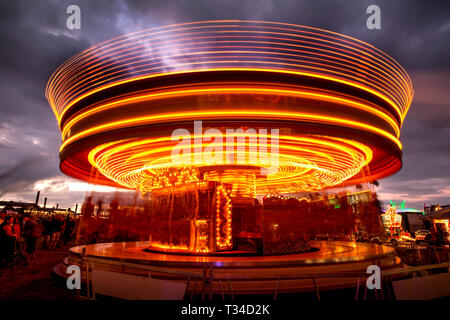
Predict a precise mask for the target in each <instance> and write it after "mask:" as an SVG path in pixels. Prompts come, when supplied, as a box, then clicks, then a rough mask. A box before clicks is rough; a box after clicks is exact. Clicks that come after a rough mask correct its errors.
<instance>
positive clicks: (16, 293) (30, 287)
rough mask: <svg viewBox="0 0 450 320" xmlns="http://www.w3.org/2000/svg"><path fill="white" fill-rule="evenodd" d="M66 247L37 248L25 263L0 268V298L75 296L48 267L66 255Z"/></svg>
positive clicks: (25, 298)
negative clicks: (31, 258)
mask: <svg viewBox="0 0 450 320" xmlns="http://www.w3.org/2000/svg"><path fill="white" fill-rule="evenodd" d="M68 248H69V247H68V246H67V247H63V248H57V249H53V250H38V251H37V258H36V259H35V260H32V261H29V264H28V266H25V265H23V264H21V265H19V266H15V267H14V268H12V269H11V268H3V269H0V300H38V299H39V300H73V299H77V296H76V295H75V294H74V293H71V292H70V291H69V290H68V289H67V288H66V287H65V286H64V282H63V281H61V280H59V281H58V280H57V279H55V277H54V276H52V268H53V267H54V266H55V265H57V264H58V263H60V262H61V260H62V259H63V258H64V257H65V256H67V251H68Z"/></svg>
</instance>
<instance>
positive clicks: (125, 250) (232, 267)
mask: <svg viewBox="0 0 450 320" xmlns="http://www.w3.org/2000/svg"><path fill="white" fill-rule="evenodd" d="M311 244H312V246H313V247H314V248H317V249H318V250H317V251H313V252H308V253H303V254H294V255H281V256H244V257H227V256H221V257H217V256H192V255H179V254H178V255H173V254H165V253H156V252H146V251H144V249H145V248H146V247H147V245H148V243H147V242H116V243H102V244H91V245H83V246H77V247H73V248H71V249H70V250H69V256H68V258H66V259H65V260H64V262H63V263H62V264H60V265H58V266H57V267H55V269H54V271H55V273H57V274H59V275H62V276H66V277H67V274H66V268H67V266H68V265H78V266H81V270H82V279H83V281H84V282H85V280H86V272H85V271H86V270H89V273H90V275H89V280H90V281H91V282H92V287H94V284H95V287H96V289H98V290H99V291H100V293H101V294H102V295H105V296H111V297H118V298H129V299H177V298H179V299H182V298H183V297H184V298H186V295H188V296H194V295H197V294H198V295H200V294H204V293H205V287H204V284H203V281H202V278H203V277H205V278H208V277H209V276H210V275H211V274H212V275H213V278H212V279H213V281H210V282H209V285H208V291H207V292H208V294H210V293H211V294H212V295H218V296H222V297H223V296H224V295H230V296H234V295H240V294H272V295H273V294H274V292H277V293H297V292H307V291H314V290H316V289H319V290H320V291H324V290H336V289H345V288H351V287H355V285H356V283H357V282H358V277H355V276H354V275H352V276H348V277H346V276H342V275H343V274H345V273H351V274H354V273H365V272H366V270H367V267H368V266H369V265H372V264H378V265H380V266H381V268H382V270H387V269H393V268H399V267H401V260H400V259H399V258H398V257H396V256H395V250H394V249H393V248H390V247H386V246H381V245H375V244H366V243H353V242H340V241H335V242H330V241H312V243H311ZM86 258H88V261H89V265H86V263H85V261H86ZM336 274H338V275H341V276H339V277H334V276H335V275H336ZM189 275H194V276H193V277H190V276H189ZM195 275H197V277H195ZM328 275H330V277H328ZM102 279H103V280H102ZM210 279H211V278H210ZM102 281H103V282H105V281H106V282H107V284H106V285H105V284H102ZM85 283H86V282H85ZM127 287H128V288H127ZM139 288H140V289H139ZM139 290H140V291H139ZM152 290H153V291H152Z"/></svg>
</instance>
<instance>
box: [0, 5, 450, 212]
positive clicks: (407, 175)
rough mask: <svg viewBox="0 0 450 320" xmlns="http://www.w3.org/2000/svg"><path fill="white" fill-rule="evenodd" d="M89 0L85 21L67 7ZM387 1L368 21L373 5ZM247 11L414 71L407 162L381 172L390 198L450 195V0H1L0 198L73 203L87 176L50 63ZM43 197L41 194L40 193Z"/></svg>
mask: <svg viewBox="0 0 450 320" xmlns="http://www.w3.org/2000/svg"><path fill="white" fill-rule="evenodd" d="M70 4H77V5H79V6H80V8H81V30H69V29H67V28H66V19H67V17H68V15H67V14H66V8H67V6H68V5H70ZM371 4H376V5H378V6H379V7H380V8H381V30H368V29H367V27H366V19H367V17H368V14H366V8H367V7H368V6H369V5H371ZM215 19H243V20H244V19H248V20H269V21H278V22H288V23H295V24H302V25H307V26H314V27H320V28H324V29H328V30H332V31H335V32H340V33H343V34H346V35H349V36H353V37H356V38H358V39H360V40H363V41H366V42H368V43H370V44H373V45H375V46H376V47H378V48H379V49H381V50H383V51H385V52H386V53H388V54H389V55H391V56H392V57H393V58H394V59H396V60H397V61H398V62H399V63H400V64H401V65H402V66H403V67H404V68H405V69H406V71H407V72H408V73H409V75H410V76H411V79H412V83H413V87H414V90H415V97H414V100H413V103H412V106H411V108H410V111H409V113H408V115H407V116H406V119H405V122H404V125H403V127H402V133H401V137H400V139H401V141H402V142H403V145H404V154H403V168H402V170H401V171H400V172H399V173H397V174H395V175H393V176H391V177H389V178H385V179H383V180H381V181H380V186H379V187H378V188H377V192H378V194H379V197H380V199H382V200H389V199H391V200H406V206H407V207H412V208H416V209H423V205H424V203H427V204H436V203H440V204H441V205H443V204H450V162H449V159H450V85H449V84H450V1H448V0H446V1H406V0H405V1H403V0H395V1H393V0H387V1H375V0H370V1H364V0H340V1H338V0H335V1H332V0H237V1H234V0H177V1H172V0H155V1H154V0H148V1H124V0H122V1H119V0H107V1H101V0H95V1H94V0H91V1H76V0H70V1H65V0H53V1H51V0H39V1H29V0H28V1H27V0H23V1H19V0H8V1H7V0H1V2H0V39H1V41H2V42H1V50H0V97H1V99H0V199H3V200H22V201H31V202H32V201H34V198H35V195H36V191H37V190H41V194H42V196H46V197H48V199H49V202H48V203H49V205H50V206H53V205H54V204H56V203H59V205H60V207H72V208H73V207H74V206H75V203H80V202H82V200H83V198H84V195H85V192H86V189H87V188H92V186H88V185H87V184H85V183H82V182H78V181H75V180H73V179H70V178H67V177H65V176H64V175H63V174H62V173H60V171H59V168H58V165H59V159H58V149H59V146H60V144H61V137H60V132H59V130H58V127H57V122H56V119H55V117H54V115H53V113H52V111H51V108H50V106H49V105H48V103H47V101H46V99H45V96H44V91H45V86H46V83H47V80H48V79H49V77H50V75H51V74H52V72H53V71H54V70H55V69H56V68H57V67H58V66H59V65H60V64H61V63H63V62H64V61H65V60H67V59H68V58H70V57H71V56H72V55H74V54H76V53H78V52H79V51H82V50H84V49H86V48H88V47H90V46H92V45H95V44H97V43H99V42H101V41H104V40H108V39H110V38H112V37H115V36H119V35H123V34H126V33H130V32H134V31H138V30H142V29H146V28H150V27H155V26H161V25H167V24H173V23H180V22H190V21H200V20H215ZM41 204H42V202H41Z"/></svg>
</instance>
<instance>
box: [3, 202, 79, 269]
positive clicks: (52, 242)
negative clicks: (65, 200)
mask: <svg viewBox="0 0 450 320" xmlns="http://www.w3.org/2000/svg"><path fill="white" fill-rule="evenodd" d="M77 221H78V219H77V218H74V217H72V216H71V215H69V214H68V215H64V216H63V215H62V214H52V213H50V214H45V215H37V214H31V213H25V212H24V211H23V210H20V211H19V212H11V211H10V210H8V211H6V210H2V211H0V268H1V267H13V266H14V265H15V264H17V263H20V262H23V263H24V264H28V263H29V262H30V261H31V260H34V259H35V258H36V249H37V246H38V245H40V246H42V249H49V250H51V249H54V248H59V247H61V246H63V245H65V244H66V243H67V242H69V241H72V240H73V239H74V237H75V234H76V229H77Z"/></svg>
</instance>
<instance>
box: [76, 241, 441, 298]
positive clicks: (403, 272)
mask: <svg viewBox="0 0 450 320" xmlns="http://www.w3.org/2000/svg"><path fill="white" fill-rule="evenodd" d="M102 264H103V265H105V264H106V265H115V266H118V267H120V272H122V273H123V272H125V270H128V271H132V270H136V271H140V272H142V271H145V272H148V276H149V278H150V277H151V273H156V274H158V275H159V276H157V278H162V279H164V278H165V279H172V280H175V279H176V280H181V281H185V284H186V289H185V293H184V299H190V300H193V299H194V297H195V296H196V295H198V293H199V294H200V298H201V300H205V299H206V297H208V299H209V300H212V299H213V295H214V294H216V295H217V294H218V295H220V297H221V298H222V300H225V299H226V296H229V298H230V299H231V300H234V298H235V295H236V293H235V292H234V290H233V285H232V283H233V282H238V281H255V282H256V281H264V282H275V283H276V285H275V287H274V288H273V300H276V299H277V297H278V295H279V294H280V285H281V282H282V281H292V280H310V281H311V284H312V288H313V290H314V291H313V292H314V293H315V296H316V298H317V300H321V294H320V292H321V286H320V285H318V284H317V281H316V280H317V279H339V278H340V279H350V280H351V279H356V283H355V285H354V286H348V287H347V288H349V289H351V288H353V289H354V290H355V295H354V300H360V298H361V297H360V296H361V288H362V286H364V293H363V296H362V299H363V300H367V298H368V288H367V285H364V284H365V283H366V280H367V278H368V277H369V276H370V275H371V274H367V273H365V272H338V273H328V274H323V273H321V274H276V275H274V274H258V276H250V275H249V274H244V273H236V274H232V275H230V274H228V275H223V274H222V275H220V274H215V272H214V271H215V270H217V269H220V268H218V267H217V266H216V267H215V266H214V265H213V264H212V263H204V264H203V267H202V272H201V273H200V272H185V271H179V270H169V269H166V268H159V267H154V266H148V265H141V264H135V263H130V262H125V261H123V260H108V261H105V259H99V258H95V257H88V256H87V255H86V252H85V250H83V253H82V256H81V259H80V267H81V270H82V272H84V274H85V277H84V278H85V279H86V287H87V297H88V299H91V298H92V299H95V287H94V286H95V282H94V281H92V270H93V269H94V265H102ZM373 264H378V265H379V262H378V261H377V262H375V261H374V262H373ZM443 268H447V270H450V262H445V263H439V264H431V265H423V266H417V267H408V268H401V269H393V270H386V271H382V272H381V283H382V285H381V289H374V290H372V291H373V296H374V298H375V299H376V300H379V299H381V300H385V299H387V300H395V293H394V290H393V286H392V282H393V280H395V279H400V278H408V277H411V276H412V277H416V276H417V275H419V276H420V275H421V273H424V272H425V273H429V272H430V271H431V270H435V269H443ZM214 283H217V286H216V287H218V288H219V291H218V292H217V290H214V288H213V287H214ZM191 284H192V285H191ZM199 284H200V285H201V290H200V292H198V291H197V287H198V285H199ZM223 284H227V287H228V288H226V289H225V288H224V285H223ZM322 287H323V286H322ZM322 289H324V288H322Z"/></svg>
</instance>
